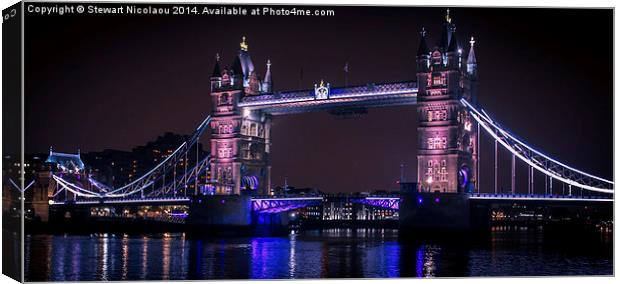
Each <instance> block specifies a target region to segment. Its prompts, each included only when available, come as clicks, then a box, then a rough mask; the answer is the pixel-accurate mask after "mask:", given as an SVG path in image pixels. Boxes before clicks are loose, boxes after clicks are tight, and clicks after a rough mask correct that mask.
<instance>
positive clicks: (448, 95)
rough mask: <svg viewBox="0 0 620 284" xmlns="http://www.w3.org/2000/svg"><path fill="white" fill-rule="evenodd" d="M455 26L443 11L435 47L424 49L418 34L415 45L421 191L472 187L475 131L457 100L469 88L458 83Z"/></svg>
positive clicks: (460, 75)
mask: <svg viewBox="0 0 620 284" xmlns="http://www.w3.org/2000/svg"><path fill="white" fill-rule="evenodd" d="M455 30H456V27H455V25H454V24H453V23H452V19H451V18H450V14H449V11H448V13H447V15H446V20H445V22H444V24H443V29H442V35H441V38H440V41H439V43H438V46H436V47H435V48H434V49H433V50H432V51H431V52H428V50H427V49H426V39H425V35H424V34H423V36H422V40H421V42H420V48H418V53H417V65H418V70H417V74H416V75H417V76H416V77H417V80H418V104H417V112H418V122H419V123H418V139H419V140H418V184H419V186H420V191H422V192H441V193H461V192H468V191H471V190H472V179H473V175H475V169H474V164H473V145H472V142H473V140H475V133H472V130H473V128H472V124H471V121H470V119H469V117H468V113H467V112H466V111H465V109H464V107H463V106H462V105H461V103H460V101H459V100H460V99H461V98H462V97H463V96H464V95H468V96H469V93H468V90H466V89H465V88H464V83H465V82H464V79H465V77H466V74H464V73H463V72H462V70H463V68H462V64H461V52H460V48H459V45H458V41H457V38H456V33H455ZM472 134H474V135H472ZM472 137H474V138H473V139H472Z"/></svg>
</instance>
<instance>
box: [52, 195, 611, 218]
mask: <svg viewBox="0 0 620 284" xmlns="http://www.w3.org/2000/svg"><path fill="white" fill-rule="evenodd" d="M323 199H324V198H323V197H321V196H313V197H282V196H276V197H270V196H265V197H255V198H252V210H253V211H256V212H262V213H279V212H283V211H289V210H294V209H298V208H302V207H306V206H310V205H313V204H317V203H320V202H322V201H323ZM469 199H470V200H472V201H476V202H482V203H493V204H506V203H522V202H525V203H541V204H544V203H549V204H551V203H562V204H565V203H607V202H613V201H614V200H613V198H611V197H605V196H578V195H570V196H569V195H549V194H547V195H545V194H495V193H470V194H469ZM350 200H351V201H352V202H356V203H362V204H366V205H371V206H377V207H383V208H388V209H393V210H398V209H399V205H400V197H399V196H397V195H388V196H352V197H351V198H350ZM433 201H435V202H437V203H439V202H441V200H439V199H436V200H433ZM190 202H191V199H190V198H189V197H168V198H161V197H158V198H135V199H126V198H124V199H123V198H108V199H98V200H92V199H88V200H74V201H51V200H50V206H61V205H70V204H71V205H106V204H108V205H123V204H128V205H130V204H131V205H141V204H144V205H189V204H190Z"/></svg>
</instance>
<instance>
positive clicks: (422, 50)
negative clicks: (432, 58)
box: [416, 27, 429, 56]
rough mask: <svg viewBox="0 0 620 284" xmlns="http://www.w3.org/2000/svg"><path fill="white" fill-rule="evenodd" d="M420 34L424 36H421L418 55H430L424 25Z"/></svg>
mask: <svg viewBox="0 0 620 284" xmlns="http://www.w3.org/2000/svg"><path fill="white" fill-rule="evenodd" d="M420 35H422V37H421V38H420V45H419V46H418V53H417V54H416V55H417V56H420V55H428V53H429V51H428V46H427V45H426V30H425V29H424V27H422V31H420Z"/></svg>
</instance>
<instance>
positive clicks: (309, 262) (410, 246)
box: [25, 229, 613, 281]
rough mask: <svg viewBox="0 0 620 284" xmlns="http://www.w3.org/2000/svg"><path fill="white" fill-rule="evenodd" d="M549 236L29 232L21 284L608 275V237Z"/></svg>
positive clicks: (346, 231)
mask: <svg viewBox="0 0 620 284" xmlns="http://www.w3.org/2000/svg"><path fill="white" fill-rule="evenodd" d="M549 238H550V237H549V236H546V235H545V234H541V233H540V232H537V231H531V230H529V231H528V230H519V229H517V230H514V229H498V230H495V231H493V233H492V235H491V238H490V239H487V240H484V241H480V242H473V243H458V244H453V243H452V244H450V243H433V242H420V241H415V240H411V241H409V240H402V239H401V240H399V239H398V235H397V231H394V230H384V229H329V230H316V231H308V232H302V233H299V234H291V235H288V236H282V237H254V238H204V239H188V238H186V236H185V235H184V234H182V233H171V234H159V235H126V234H122V235H114V234H93V235H85V236H83V235H32V236H28V237H26V239H25V243H26V247H25V251H26V259H25V263H26V266H25V269H26V280H27V281H41V280H50V281H78V280H157V279H159V280H162V279H171V280H181V279H248V278H249V279H286V278H294V279H300V278H325V277H337V278H346V277H355V278H379V277H380V278H385V277H437V276H439V277H442V276H443V277H445V276H499V275H567V274H581V275H584V274H607V275H608V274H611V273H612V269H613V262H612V254H611V243H610V241H609V239H607V241H606V240H605V237H604V236H601V237H600V239H599V242H596V241H592V240H590V241H589V242H588V243H589V244H590V245H589V247H588V248H586V249H578V250H576V249H571V248H570V247H571V246H566V245H563V244H554V242H549ZM567 248H569V249H567ZM526 264H527V265H526Z"/></svg>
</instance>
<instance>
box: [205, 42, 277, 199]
mask: <svg viewBox="0 0 620 284" xmlns="http://www.w3.org/2000/svg"><path fill="white" fill-rule="evenodd" d="M219 61H220V59H219V55H218V56H216V63H215V67H214V69H213V74H212V75H211V99H212V120H211V130H212V131H211V133H212V135H211V156H212V161H211V172H212V175H211V179H212V182H213V183H214V184H215V188H216V193H217V194H240V193H241V191H242V190H248V191H251V192H252V193H254V194H267V193H268V192H269V190H270V188H271V166H270V165H269V144H270V131H271V117H270V116H269V115H268V114H265V113H263V112H261V111H252V110H249V109H244V108H241V107H239V106H238V103H239V101H240V100H241V98H243V97H244V96H254V95H259V94H261V93H265V92H270V91H271V87H272V81H271V70H270V69H271V63H270V62H267V72H266V74H265V80H264V81H261V79H260V77H259V76H258V75H257V73H256V72H255V70H254V64H253V62H252V59H251V58H250V54H249V53H248V45H247V43H246V41H245V37H244V38H243V41H242V42H241V44H240V50H239V52H238V54H237V55H236V56H235V58H234V60H233V63H232V66H230V67H229V68H224V69H221V68H220V62H219Z"/></svg>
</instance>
